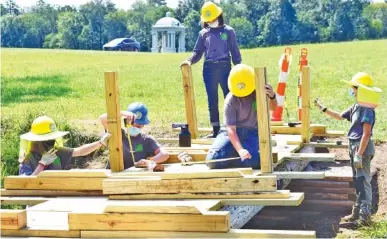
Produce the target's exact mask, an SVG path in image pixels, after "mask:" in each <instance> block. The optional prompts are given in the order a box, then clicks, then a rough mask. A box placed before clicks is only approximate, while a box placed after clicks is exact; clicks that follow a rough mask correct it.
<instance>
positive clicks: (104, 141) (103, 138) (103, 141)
mask: <svg viewBox="0 0 387 239" xmlns="http://www.w3.org/2000/svg"><path fill="white" fill-rule="evenodd" d="M111 137H112V135H111V134H110V133H104V134H103V135H102V136H101V139H100V140H99V142H100V143H101V144H102V145H103V146H105V147H106V146H107V144H108V141H109V139H110V138H111Z"/></svg>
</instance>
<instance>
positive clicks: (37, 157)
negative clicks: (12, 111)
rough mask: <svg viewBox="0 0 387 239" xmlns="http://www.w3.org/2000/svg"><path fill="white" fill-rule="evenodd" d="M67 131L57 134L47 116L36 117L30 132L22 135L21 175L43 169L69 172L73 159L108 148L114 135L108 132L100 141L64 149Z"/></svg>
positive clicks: (20, 153)
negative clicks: (64, 138)
mask: <svg viewBox="0 0 387 239" xmlns="http://www.w3.org/2000/svg"><path fill="white" fill-rule="evenodd" d="M68 133H69V132H68V131H58V130H57V128H56V125H55V122H54V121H53V120H52V119H51V118H50V117H48V116H40V117H38V118H36V119H35V120H34V121H33V122H32V125H31V131H30V132H28V133H26V134H23V135H21V136H20V152H19V163H20V165H19V175H31V176H34V175H38V174H39V173H40V172H42V171H43V170H61V169H66V168H67V167H68V165H69V164H70V163H71V162H72V158H73V157H80V156H85V155H88V154H90V153H91V152H94V151H95V150H97V149H99V148H100V147H101V146H106V145H107V142H108V140H109V138H110V137H111V135H110V134H109V133H105V134H104V135H103V136H102V137H101V139H100V140H98V141H96V142H94V143H91V144H85V145H82V146H80V147H78V148H67V147H63V136H65V135H66V134H68Z"/></svg>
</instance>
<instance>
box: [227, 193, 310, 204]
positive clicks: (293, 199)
mask: <svg viewBox="0 0 387 239" xmlns="http://www.w3.org/2000/svg"><path fill="white" fill-rule="evenodd" d="M303 200H304V193H290V197H289V198H275V199H223V200H222V204H223V205H243V206H258V205H261V206H298V205H300V204H301V202H302V201H303Z"/></svg>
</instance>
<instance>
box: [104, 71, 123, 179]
mask: <svg viewBox="0 0 387 239" xmlns="http://www.w3.org/2000/svg"><path fill="white" fill-rule="evenodd" d="M105 97H106V112H107V124H108V132H109V133H111V134H112V137H111V138H110V140H109V151H110V157H109V161H110V168H111V171H112V172H120V171H123V170H124V160H123V155H122V132H121V112H120V94H119V91H118V74H117V72H105Z"/></svg>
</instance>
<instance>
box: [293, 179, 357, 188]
mask: <svg viewBox="0 0 387 239" xmlns="http://www.w3.org/2000/svg"><path fill="white" fill-rule="evenodd" d="M292 185H297V186H306V187H329V188H349V187H351V186H350V184H349V183H348V182H332V181H326V180H294V181H292Z"/></svg>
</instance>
